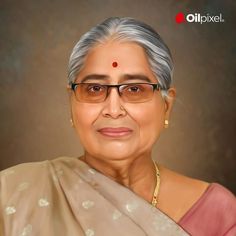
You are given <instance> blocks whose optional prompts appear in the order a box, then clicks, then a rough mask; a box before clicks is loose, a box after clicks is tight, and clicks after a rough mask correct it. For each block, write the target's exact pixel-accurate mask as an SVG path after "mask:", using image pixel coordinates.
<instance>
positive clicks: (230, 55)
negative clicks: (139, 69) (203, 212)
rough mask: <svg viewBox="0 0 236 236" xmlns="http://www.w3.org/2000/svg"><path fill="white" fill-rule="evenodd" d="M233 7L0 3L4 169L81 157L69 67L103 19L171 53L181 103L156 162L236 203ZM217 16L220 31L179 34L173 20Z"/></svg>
mask: <svg viewBox="0 0 236 236" xmlns="http://www.w3.org/2000/svg"><path fill="white" fill-rule="evenodd" d="M235 10H236V5H235V1H217V0H214V1H213V0H212V1H188V0H184V1H174V0H165V1H164V0H163V1H160V0H159V1H157V0H152V1H151V0H143V1H141V0H140V1H138V0H136V1H128V0H117V1H111V0H110V1H109V0H99V1H96V0H86V1H85V0H84V1H82V0H81V1H80V0H77V1H75V0H69V1H66V0H58V1H56V0H51V1H46V0H41V1H36V0H35V1H33V0H31V1H25V0H21V1H17V0H11V1H10V0H9V1H1V3H0V45H1V50H0V70H1V72H0V95H1V100H0V111H1V113H0V114H1V121H0V126H1V127H0V131H1V133H0V145H1V160H0V169H4V168H6V167H9V166H12V165H15V164H18V163H22V162H29V161H39V160H45V159H52V158H55V157H58V156H62V155H67V156H78V155H80V154H81V153H82V148H81V145H80V144H79V140H78V137H77V136H76V134H75V132H74V130H73V129H72V128H71V127H70V122H69V119H70V110H69V104H68V97H67V93H66V89H65V86H66V81H67V62H68V57H69V54H70V52H71V49H72V47H73V45H74V44H75V43H76V41H77V40H78V39H79V37H80V35H81V34H82V33H85V32H86V31H87V30H88V29H89V28H90V27H91V26H93V25H94V24H97V23H98V22H100V21H102V20H103V19H104V18H106V17H109V16H131V17H135V18H138V19H140V20H143V21H145V22H147V23H148V24H150V25H152V26H153V27H154V28H155V29H156V30H157V31H158V32H159V33H160V34H161V36H162V37H163V38H164V40H165V41H166V43H167V44H168V45H169V47H170V49H171V51H172V53H173V57H174V61H175V74H174V85H175V86H176V87H177V92H178V97H177V101H176V103H175V108H174V111H173V116H172V118H171V125H170V128H169V129H168V130H166V132H165V133H164V134H163V135H162V136H161V138H160V140H159V141H158V143H157V145H156V146H155V149H154V153H153V156H154V157H155V158H156V159H157V160H158V161H160V162H161V163H163V164H165V165H166V166H168V167H169V168H171V169H174V170H176V171H179V172H181V173H183V174H185V175H188V176H192V177H195V178H199V179H203V180H206V181H210V182H218V183H221V184H223V185H224V186H226V187H228V188H229V189H230V190H231V191H233V192H234V193H236V184H235V182H236V181H235V180H236V142H235V141H236V102H235V101H236V79H235V75H236V73H235V72H236V70H235V53H236V46H235V45H236V44H235V39H236V38H235V25H234V23H235V15H236V14H235V13H236V11H235ZM180 11H182V12H184V13H198V12H199V13H201V14H205V13H210V14H219V13H222V14H223V18H224V19H225V22H224V23H218V24H214V23H208V24H203V25H200V24H196V23H188V24H181V25H178V24H176V23H175V20H174V17H175V15H176V14H177V13H178V12H180Z"/></svg>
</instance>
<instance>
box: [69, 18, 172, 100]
mask: <svg viewBox="0 0 236 236" xmlns="http://www.w3.org/2000/svg"><path fill="white" fill-rule="evenodd" d="M111 39H112V40H117V41H125V42H134V43H137V44H138V45H140V46H141V47H142V48H143V49H144V50H145V53H146V55H147V58H148V61H149V64H150V68H151V70H152V72H153V73H154V75H155V77H156V79H157V80H158V82H159V84H160V85H161V88H162V95H164V96H166V95H167V94H166V90H168V89H169V87H170V85H171V82H172V75H173V60H172V56H171V52H170V50H169V48H168V47H167V45H166V44H165V43H164V41H163V40H162V39H161V37H160V35H159V34H158V33H157V32H156V31H155V30H154V29H152V28H151V27H150V26H149V25H147V24H145V23H143V22H140V21H137V20H135V19H133V18H129V17H124V18H119V17H111V18H108V19H106V20H105V21H103V22H102V23H100V24H98V25H96V26H95V27H93V28H92V29H91V30H90V31H88V32H87V33H85V34H84V35H83V36H82V37H81V38H80V40H79V41H78V42H77V44H76V45H75V47H74V48H73V50H72V53H71V56H70V59H69V68H68V77H69V84H70V83H73V82H74V81H75V80H76V78H77V76H78V74H79V72H80V70H81V69H82V67H83V64H84V61H85V58H86V55H87V54H88V52H89V51H90V50H91V49H92V48H93V47H95V46H96V45H98V44H102V43H105V42H107V41H108V40H111Z"/></svg>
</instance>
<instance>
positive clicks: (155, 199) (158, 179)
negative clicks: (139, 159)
mask: <svg viewBox="0 0 236 236" xmlns="http://www.w3.org/2000/svg"><path fill="white" fill-rule="evenodd" d="M153 163H154V166H155V169H156V187H155V189H154V193H153V196H152V205H153V206H154V207H156V205H157V203H158V199H157V198H158V193H159V189H160V182H161V177H160V171H159V169H158V166H157V164H156V162H155V161H153Z"/></svg>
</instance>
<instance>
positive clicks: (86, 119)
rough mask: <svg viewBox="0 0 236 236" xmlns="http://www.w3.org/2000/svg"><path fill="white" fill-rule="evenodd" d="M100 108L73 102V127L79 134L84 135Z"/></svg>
mask: <svg viewBox="0 0 236 236" xmlns="http://www.w3.org/2000/svg"><path fill="white" fill-rule="evenodd" d="M99 112H100V109H99V108H98V107H97V106H94V105H91V104H85V103H84V104H82V103H81V104H73V105H72V115H73V121H74V124H75V128H76V130H77V132H78V133H79V135H80V136H81V135H86V134H87V133H88V132H86V130H87V131H88V129H91V126H92V124H93V122H94V121H95V120H96V118H97V117H98V114H99Z"/></svg>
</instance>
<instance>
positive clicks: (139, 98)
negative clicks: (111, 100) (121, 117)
mask: <svg viewBox="0 0 236 236" xmlns="http://www.w3.org/2000/svg"><path fill="white" fill-rule="evenodd" d="M70 88H71V89H72V90H73V91H74V93H75V97H76V100H77V101H79V102H86V103H99V102H104V101H105V100H106V98H107V97H108V95H109V90H110V88H116V89H117V91H118V93H119V95H120V97H121V98H122V100H123V101H124V102H129V103H141V102H147V101H149V100H151V99H152V97H153V93H154V91H155V90H159V89H160V85H159V84H152V83H129V84H117V85H104V84H96V83H72V84H71V85H70Z"/></svg>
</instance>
